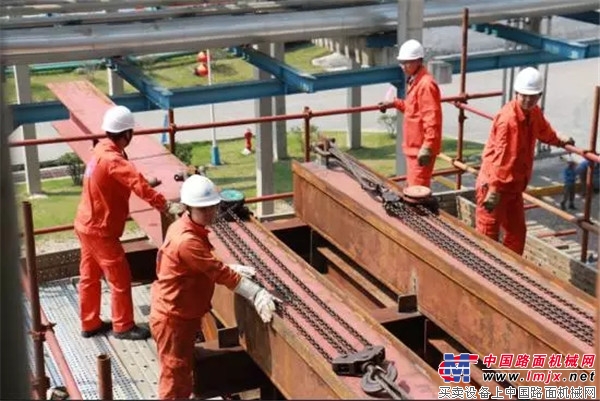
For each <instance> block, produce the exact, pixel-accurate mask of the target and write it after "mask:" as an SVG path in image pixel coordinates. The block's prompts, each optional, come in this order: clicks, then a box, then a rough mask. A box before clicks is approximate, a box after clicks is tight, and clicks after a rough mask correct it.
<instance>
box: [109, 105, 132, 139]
mask: <svg viewBox="0 0 600 401" xmlns="http://www.w3.org/2000/svg"><path fill="white" fill-rule="evenodd" d="M134 125H135V121H134V120H133V114H132V113H131V110H129V109H128V108H127V107H125V106H114V107H111V108H110V109H108V110H107V111H106V113H104V120H103V121H102V130H103V131H105V132H111V133H113V134H118V133H119V132H123V131H127V130H130V129H133V127H134Z"/></svg>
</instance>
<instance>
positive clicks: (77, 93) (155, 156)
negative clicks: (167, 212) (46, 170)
mask: <svg viewBox="0 0 600 401" xmlns="http://www.w3.org/2000/svg"><path fill="white" fill-rule="evenodd" d="M48 88H50V90H51V91H52V92H53V93H54V94H55V95H56V97H57V98H58V99H59V100H60V101H61V102H62V103H63V104H64V105H65V107H66V108H67V109H69V112H70V116H71V118H70V120H66V121H58V122H55V123H53V126H54V128H55V129H56V130H57V131H58V133H59V135H61V136H63V137H67V138H68V137H74V136H79V135H81V133H82V132H83V133H86V134H100V133H102V130H101V125H102V119H103V117H104V113H105V112H106V110H108V109H109V108H110V107H112V106H114V105H115V104H114V103H113V102H112V100H110V98H108V97H107V96H106V95H105V94H104V93H102V92H101V91H100V90H99V89H98V88H96V87H95V86H94V85H93V84H91V83H90V82H89V81H74V82H61V83H50V84H48ZM140 128H141V126H139V125H138V124H136V129H140ZM69 146H71V148H72V149H73V151H75V153H77V155H78V156H79V157H80V158H81V160H83V161H84V162H85V163H87V161H88V160H89V159H90V157H91V156H92V146H91V141H90V142H88V141H77V142H69ZM126 152H127V155H128V158H129V160H130V161H131V162H132V163H133V164H134V165H135V167H136V168H137V170H138V171H139V172H140V173H141V174H142V175H143V176H144V177H146V178H152V177H156V178H158V179H159V180H161V181H162V184H160V185H159V186H158V187H156V188H155V189H156V190H157V191H159V192H161V193H162V194H163V195H164V196H165V197H166V198H167V199H169V200H178V199H179V190H180V188H181V183H180V182H177V181H175V180H174V179H173V176H174V175H175V173H177V172H179V171H181V170H183V169H184V168H185V165H184V164H183V163H182V162H181V161H180V160H179V159H178V158H177V157H175V156H174V155H173V154H171V153H170V152H169V151H168V150H167V149H165V147H164V146H162V145H161V144H160V143H158V141H156V140H155V139H154V138H151V137H149V136H147V135H143V136H142V135H136V136H134V137H133V139H132V140H131V144H130V146H128V147H127V149H126ZM129 210H130V214H131V217H132V218H133V219H134V220H135V221H136V223H137V224H138V225H139V226H140V228H141V229H142V230H144V232H145V233H146V234H147V235H148V237H149V238H150V239H151V240H152V242H153V243H154V244H155V245H156V246H159V245H160V244H161V243H162V239H163V236H162V227H161V220H160V213H159V212H158V211H156V210H154V209H153V208H151V207H150V206H149V205H148V204H147V203H146V202H144V201H143V200H141V199H140V198H138V197H137V196H135V195H133V196H132V197H131V200H130V202H129Z"/></svg>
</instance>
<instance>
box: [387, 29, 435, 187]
mask: <svg viewBox="0 0 600 401" xmlns="http://www.w3.org/2000/svg"><path fill="white" fill-rule="evenodd" d="M424 55H425V52H424V50H423V46H422V45H421V44H420V43H419V42H418V41H416V40H414V39H411V40H408V41H406V42H405V43H404V44H403V45H402V46H401V47H400V51H399V52H398V61H399V62H400V65H401V67H402V69H403V70H404V73H405V74H406V75H407V76H408V79H407V90H406V98H405V99H395V100H394V101H393V102H388V103H386V102H381V103H379V107H380V110H381V112H382V113H385V110H386V109H387V108H390V107H395V108H396V109H397V110H399V111H401V112H402V113H404V124H403V132H404V139H403V142H402V150H403V152H404V155H405V156H406V173H407V178H406V182H407V184H408V185H409V186H410V185H423V186H426V187H429V186H430V185H431V175H432V173H433V167H434V165H435V159H436V157H437V155H438V154H439V153H440V149H441V145H442V104H441V95H440V89H439V87H438V85H437V83H436V82H435V80H434V79H433V77H432V76H431V74H429V72H428V71H427V68H426V67H425V65H424V64H423V57H424Z"/></svg>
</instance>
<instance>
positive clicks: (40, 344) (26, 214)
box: [23, 201, 50, 400]
mask: <svg viewBox="0 0 600 401" xmlns="http://www.w3.org/2000/svg"><path fill="white" fill-rule="evenodd" d="M23 226H24V228H25V261H26V263H27V277H28V279H29V288H31V296H30V300H29V304H30V306H31V332H30V334H31V337H32V338H33V356H34V366H33V370H34V372H33V388H34V389H35V391H36V393H37V397H38V399H39V400H43V399H45V398H46V390H48V387H49V386H50V379H49V378H48V377H47V376H46V368H45V366H44V326H43V325H42V320H41V316H40V296H39V288H38V274H37V260H36V258H35V236H34V234H33V212H32V211H31V203H30V202H27V201H25V202H23Z"/></svg>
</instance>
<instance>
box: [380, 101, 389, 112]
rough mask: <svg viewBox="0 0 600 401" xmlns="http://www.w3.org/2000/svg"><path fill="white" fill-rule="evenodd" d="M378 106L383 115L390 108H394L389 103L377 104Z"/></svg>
mask: <svg viewBox="0 0 600 401" xmlns="http://www.w3.org/2000/svg"><path fill="white" fill-rule="evenodd" d="M377 106H378V107H379V111H380V112H382V113H385V111H386V110H387V109H389V108H390V107H392V105H391V104H390V103H388V102H379V103H377Z"/></svg>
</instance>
